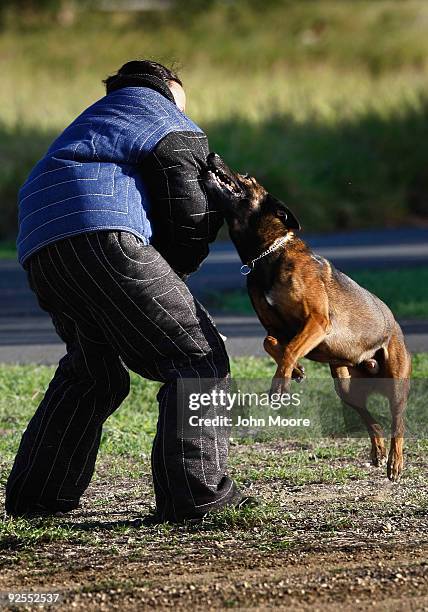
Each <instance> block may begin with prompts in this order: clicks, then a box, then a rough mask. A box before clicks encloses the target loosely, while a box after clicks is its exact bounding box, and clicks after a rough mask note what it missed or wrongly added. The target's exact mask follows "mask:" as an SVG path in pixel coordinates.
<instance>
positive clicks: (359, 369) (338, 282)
mask: <svg viewBox="0 0 428 612" xmlns="http://www.w3.org/2000/svg"><path fill="white" fill-rule="evenodd" d="M207 164H208V165H207V170H206V171H205V172H204V173H203V176H202V180H203V181H204V184H205V186H206V188H207V191H208V194H209V196H210V197H212V198H214V199H215V200H216V201H217V202H218V203H220V204H221V205H222V208H223V212H224V215H225V218H226V221H227V223H228V226H229V231H230V236H231V239H232V241H233V242H234V244H235V246H236V248H237V251H238V253H239V255H240V257H241V260H242V262H243V264H244V265H243V266H242V268H241V272H242V273H243V274H246V275H247V288H248V292H249V295H250V298H251V301H252V303H253V306H254V309H255V311H256V313H257V315H258V317H259V319H260V321H261V323H262V325H263V326H264V327H265V329H266V331H267V336H266V338H265V340H264V348H265V350H266V351H267V353H269V355H271V356H272V357H273V358H274V360H275V361H276V364H277V370H276V373H275V376H274V378H273V381H272V389H273V390H275V391H280V392H283V391H285V390H288V387H289V384H290V380H291V378H295V379H298V380H299V379H301V378H302V377H303V376H304V369H303V368H302V367H301V366H300V364H299V363H298V360H299V359H301V358H302V357H308V358H309V359H312V360H314V361H320V362H325V363H328V364H329V365H330V370H331V374H332V376H333V378H334V380H335V388H336V391H337V393H338V395H339V397H340V398H341V399H342V400H343V401H344V402H345V403H346V404H348V405H350V406H352V407H353V408H355V409H356V410H357V411H358V413H359V414H360V415H361V417H362V419H363V421H364V422H365V424H366V426H367V429H368V432H369V434H370V438H371V442H372V450H371V459H372V462H373V464H374V465H376V466H378V465H381V464H382V463H383V462H384V460H385V458H386V451H385V443H384V439H383V432H382V428H381V426H380V425H379V424H378V423H377V422H376V421H375V420H374V419H373V418H372V416H371V415H370V413H369V412H368V410H367V406H366V404H367V399H368V396H369V395H370V394H371V393H372V392H373V390H376V391H377V392H381V393H383V394H384V395H386V396H387V397H388V399H389V404H390V409H391V414H392V437H391V446H390V451H389V456H388V466H387V472H388V477H389V478H390V479H391V480H398V478H399V477H400V474H401V471H402V469H403V436H404V410H405V407H406V402H407V396H408V392H409V378H410V372H411V358H410V354H409V352H408V350H407V348H406V345H405V343H404V338H403V334H402V331H401V329H400V326H399V325H398V323H397V322H396V321H395V319H394V316H393V314H392V313H391V311H390V310H389V308H388V307H387V306H386V305H385V304H384V303H383V302H382V301H381V300H380V299H379V298H377V297H376V296H375V295H373V294H371V293H370V292H369V291H367V290H366V289H363V288H362V287H360V286H359V285H358V284H357V283H355V282H354V281H353V280H352V279H350V278H349V277H348V276H346V275H345V274H343V273H342V272H340V271H339V270H336V269H335V268H334V267H333V266H332V264H331V263H330V262H328V261H327V260H326V259H324V258H323V257H319V256H318V255H315V254H314V253H313V252H312V251H311V250H310V249H309V247H308V246H307V245H306V244H305V243H304V242H303V241H302V240H301V239H300V238H298V237H297V236H296V235H295V231H296V230H299V229H300V224H299V222H298V220H297V219H296V217H295V216H294V215H293V213H292V212H291V211H290V210H289V209H288V208H287V207H286V206H285V205H284V204H283V203H282V202H280V201H279V200H277V199H276V198H274V197H273V196H271V195H270V194H269V193H268V192H267V191H266V190H265V189H264V188H263V187H262V186H261V185H259V184H258V183H257V181H256V180H255V179H254V178H251V177H249V176H247V175H246V176H242V175H240V174H236V173H234V172H232V171H231V170H230V169H229V168H228V167H227V166H226V164H225V163H224V162H223V160H222V159H221V158H220V157H219V156H218V155H216V154H215V153H211V154H210V155H209V157H208V159H207ZM367 379H369V380H367ZM372 382H373V383H374V382H376V385H373V384H371V383H372Z"/></svg>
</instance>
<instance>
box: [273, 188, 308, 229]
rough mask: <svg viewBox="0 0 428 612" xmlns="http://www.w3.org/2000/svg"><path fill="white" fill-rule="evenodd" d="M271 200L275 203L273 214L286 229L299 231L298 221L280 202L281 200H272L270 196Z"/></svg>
mask: <svg viewBox="0 0 428 612" xmlns="http://www.w3.org/2000/svg"><path fill="white" fill-rule="evenodd" d="M271 199H272V201H273V202H274V203H275V214H276V216H277V217H278V218H279V219H281V221H282V222H283V224H284V225H285V227H286V228H287V229H295V230H300V229H301V225H300V221H299V220H298V218H297V217H296V215H295V214H294V213H293V212H292V211H291V210H290V209H289V208H288V207H287V206H286V205H285V204H284V203H283V202H281V200H277V199H276V198H272V196H271Z"/></svg>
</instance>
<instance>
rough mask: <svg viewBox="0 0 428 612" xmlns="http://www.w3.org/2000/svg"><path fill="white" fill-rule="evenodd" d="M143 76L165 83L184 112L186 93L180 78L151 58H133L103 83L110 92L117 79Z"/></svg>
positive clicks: (114, 87)
mask: <svg viewBox="0 0 428 612" xmlns="http://www.w3.org/2000/svg"><path fill="white" fill-rule="evenodd" d="M144 76H148V77H155V79H160V81H162V82H163V83H165V84H166V85H167V86H168V88H169V89H170V91H171V93H172V95H173V97H174V101H175V103H176V105H177V106H178V108H179V109H180V110H181V111H183V112H184V110H185V108H186V94H185V92H184V89H183V83H182V82H181V79H180V78H179V76H178V75H177V74H176V73H175V72H173V71H172V70H170V69H169V68H167V67H166V66H163V64H159V63H158V62H153V61H151V60H134V61H131V62H127V63H126V64H124V65H123V66H122V67H121V68H119V70H118V71H117V73H116V74H114V75H112V76H109V77H107V78H106V79H105V80H104V81H103V83H104V84H105V86H106V92H107V93H110V91H113V89H116V86H117V84H118V81H120V80H122V79H123V78H124V77H128V78H132V77H144Z"/></svg>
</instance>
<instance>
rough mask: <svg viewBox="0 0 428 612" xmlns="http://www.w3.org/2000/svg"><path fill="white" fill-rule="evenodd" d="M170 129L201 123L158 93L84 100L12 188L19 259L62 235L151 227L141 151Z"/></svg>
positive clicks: (142, 232) (126, 91)
mask: <svg viewBox="0 0 428 612" xmlns="http://www.w3.org/2000/svg"><path fill="white" fill-rule="evenodd" d="M171 132H187V133H188V132H194V133H196V134H198V133H199V134H202V131H201V129H200V128H199V127H198V126H197V125H196V124H195V123H193V121H191V120H190V119H189V118H188V117H187V116H186V115H184V114H183V113H182V112H181V111H180V110H179V109H178V107H177V106H176V105H175V104H174V103H173V102H171V101H170V100H168V99H167V98H166V97H164V96H163V95H162V94H161V93H159V92H157V91H155V90H153V89H150V88H148V87H124V88H121V89H119V90H116V91H113V92H111V93H110V94H108V95H107V96H104V97H103V98H101V99H100V100H98V101H97V102H95V104H93V105H92V106H90V107H89V108H87V109H86V110H85V111H84V112H83V113H82V114H81V115H80V116H79V117H77V119H75V120H74V121H73V122H72V123H71V124H70V125H69V126H68V127H67V128H66V129H65V130H64V132H63V133H62V134H61V135H60V136H59V137H58V138H57V139H56V140H55V141H54V142H53V144H52V145H51V147H50V148H49V150H48V151H47V153H46V155H45V156H44V157H43V158H42V159H41V160H40V161H39V162H38V163H37V164H36V166H35V167H34V168H33V170H32V172H31V174H30V175H29V177H28V179H27V180H26V182H25V183H24V185H23V186H22V188H21V190H20V193H19V228H20V230H19V235H18V239H17V246H18V256H19V261H20V262H21V263H23V262H24V261H25V260H26V259H27V258H28V257H29V256H30V255H31V254H32V253H34V252H36V251H38V250H39V249H40V248H41V247H43V246H45V245H47V244H50V243H52V242H56V241H58V240H60V239H63V238H66V237H68V236H72V235H76V234H80V233H85V232H93V231H99V230H107V229H116V230H126V231H129V232H131V233H133V234H135V235H136V236H138V237H139V238H141V239H142V240H143V241H144V242H145V244H148V243H149V242H150V237H151V234H152V229H151V225H150V222H149V219H148V213H149V197H148V195H147V191H146V188H145V185H144V184H143V181H142V178H141V166H142V162H143V160H144V158H145V157H146V156H147V155H149V154H150V153H151V152H152V151H153V150H154V149H155V147H156V145H157V144H158V143H159V142H160V141H161V140H162V138H164V137H165V136H166V135H167V134H169V133H171Z"/></svg>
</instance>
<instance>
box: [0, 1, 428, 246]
mask: <svg viewBox="0 0 428 612" xmlns="http://www.w3.org/2000/svg"><path fill="white" fill-rule="evenodd" d="M201 6H202V5H201V3H198V2H193V3H192V5H191V7H192V8H191V11H190V12H191V15H192V16H191V17H189V14H190V13H189V6H187V9H186V10H184V12H181V13H180V12H179V13H177V14H173V15H171V14H166V15H147V14H144V15H142V16H136V15H131V16H129V15H120V14H117V15H113V16H106V15H104V16H102V15H99V14H98V15H97V14H90V15H85V16H83V17H82V18H81V19H78V20H77V22H76V24H75V25H73V26H71V27H69V28H64V27H59V26H58V25H52V24H51V25H49V24H48V23H46V22H44V21H40V20H39V21H37V20H35V19H33V21H32V22H31V23H29V24H26V23H25V22H20V21H16V20H13V19H12V20H6V21H5V22H4V30H3V32H2V37H1V39H0V66H1V68H2V87H1V89H0V143H1V144H0V159H1V164H0V202H1V205H0V206H1V212H2V215H1V217H0V238H5V237H12V238H13V236H14V233H15V228H16V205H15V202H16V193H17V189H18V187H19V185H20V184H21V183H22V182H23V180H24V179H25V177H26V175H27V173H28V171H29V170H30V168H31V167H32V165H33V164H34V163H35V162H36V161H37V159H38V158H39V157H40V156H41V155H42V153H43V152H44V151H45V150H46V148H47V147H48V145H49V144H50V142H51V141H52V139H53V138H54V137H55V136H56V135H57V134H58V133H59V131H60V130H62V129H63V128H64V127H65V126H66V125H67V124H68V123H69V122H70V121H71V120H72V119H73V118H74V117H75V116H76V115H77V114H79V113H80V112H81V111H82V110H83V109H84V108H85V107H86V106H87V105H89V104H90V103H91V102H93V101H94V100H96V99H98V98H99V97H100V96H101V95H102V94H103V88H102V86H101V83H100V80H101V79H102V78H104V77H105V76H107V75H108V74H109V73H111V72H112V71H114V70H115V69H117V68H118V67H119V66H120V65H121V64H122V63H123V62H124V61H126V60H128V59H130V58H134V57H144V56H151V57H155V58H157V59H159V60H161V61H166V62H171V60H176V61H177V63H178V64H181V66H182V76H183V79H184V82H185V85H186V88H187V90H188V98H189V105H188V113H189V114H190V115H191V116H192V117H193V118H194V119H195V120H196V121H197V122H199V123H200V124H201V126H202V127H203V128H204V129H205V130H206V131H207V133H208V135H209V137H210V143H211V148H212V149H214V150H217V151H218V152H219V153H221V154H223V155H224V156H225V158H226V159H227V160H228V161H229V162H230V164H231V165H232V166H234V167H236V168H239V169H242V170H247V171H249V172H251V173H254V174H255V175H256V176H257V177H258V178H259V179H260V180H261V181H262V182H264V183H265V184H266V186H267V187H268V188H269V189H270V190H272V191H273V192H274V193H276V194H277V195H278V196H280V197H282V198H284V199H286V200H287V201H288V202H290V203H292V204H293V206H295V207H296V209H297V211H298V212H299V214H300V216H301V218H302V221H303V223H304V226H305V228H307V229H316V230H317V231H320V230H323V229H332V228H347V227H358V226H384V225H394V224H401V223H403V222H406V223H413V222H415V221H418V219H420V218H421V217H426V216H427V214H428V201H427V196H426V194H427V192H428V191H427V179H426V169H425V164H426V159H427V156H428V144H427V143H428V137H427V136H428V120H427V119H428V85H427V83H428V79H427V73H428V43H427V38H426V36H425V30H424V28H423V27H422V25H421V24H423V23H424V22H425V20H426V19H428V5H427V4H426V3H425V2H424V1H423V0H407V1H401V0H398V1H397V0H378V1H376V2H370V1H367V0H348V1H347V2H341V1H339V0H323V1H322V2H317V1H314V0H308V1H305V2H292V1H283V2H281V1H278V2H274V1H272V2H269V3H267V4H266V3H263V10H262V11H261V10H260V9H259V8H258V6H259V5H258V3H257V2H247V1H244V0H242V1H241V2H237V3H234V5H230V6H228V5H227V4H226V3H224V4H221V3H216V2H214V3H211V4H210V5H206V4H205V3H204V4H203V10H198V9H199V8H200V7H201Z"/></svg>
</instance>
